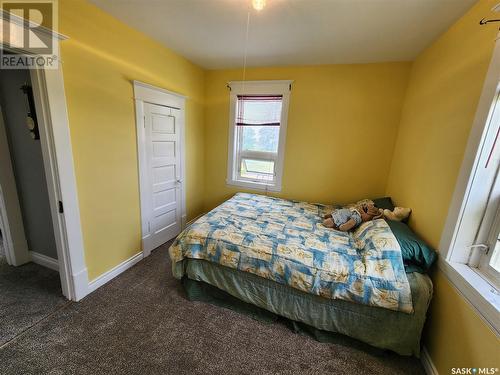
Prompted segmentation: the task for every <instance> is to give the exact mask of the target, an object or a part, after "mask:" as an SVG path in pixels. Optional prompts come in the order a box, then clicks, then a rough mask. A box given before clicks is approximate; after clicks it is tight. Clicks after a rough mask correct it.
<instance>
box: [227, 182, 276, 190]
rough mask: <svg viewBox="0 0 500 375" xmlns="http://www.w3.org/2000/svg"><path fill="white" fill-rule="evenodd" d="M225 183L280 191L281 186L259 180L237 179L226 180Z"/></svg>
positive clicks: (254, 188) (253, 188)
mask: <svg viewBox="0 0 500 375" xmlns="http://www.w3.org/2000/svg"><path fill="white" fill-rule="evenodd" d="M226 184H227V185H231V186H239V187H244V188H247V189H252V190H262V191H272V192H280V191H281V186H276V185H269V184H266V183H261V182H251V181H239V180H226Z"/></svg>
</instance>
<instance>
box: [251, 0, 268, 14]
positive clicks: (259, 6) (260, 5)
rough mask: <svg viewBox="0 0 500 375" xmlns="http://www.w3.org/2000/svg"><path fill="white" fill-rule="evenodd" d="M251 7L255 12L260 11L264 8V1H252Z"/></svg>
mask: <svg viewBox="0 0 500 375" xmlns="http://www.w3.org/2000/svg"><path fill="white" fill-rule="evenodd" d="M252 5H253V8H254V9H255V10H258V11H261V10H262V9H264V7H265V6H266V0H252Z"/></svg>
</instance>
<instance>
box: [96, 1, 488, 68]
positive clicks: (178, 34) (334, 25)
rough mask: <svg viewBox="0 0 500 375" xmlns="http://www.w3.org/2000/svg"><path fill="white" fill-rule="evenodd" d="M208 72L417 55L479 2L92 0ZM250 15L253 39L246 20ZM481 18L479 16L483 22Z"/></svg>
mask: <svg viewBox="0 0 500 375" xmlns="http://www.w3.org/2000/svg"><path fill="white" fill-rule="evenodd" d="M91 2H92V3H94V4H95V5H97V6H98V7H100V8H101V9H103V10H104V11H106V12H108V13H110V14H112V15H113V16H114V17H116V18H118V19H120V20H121V21H123V22H125V23H126V24H128V25H130V26H132V27H133V28H135V29H137V30H140V31H142V32H144V33H145V34H147V35H149V36H151V37H152V38H154V39H156V40H158V41H159V42H160V43H162V44H164V45H165V46H167V47H168V48H170V49H172V50H174V51H176V52H178V53H179V54H181V55H183V56H185V57H186V58H188V59H189V60H191V61H193V62H194V63H196V64H198V65H200V66H202V67H204V68H207V69H222V68H232V67H241V66H243V63H244V56H245V49H246V50H247V66H272V65H316V64H344V63H368V62H382V61H408V60H413V59H414V58H415V57H416V56H417V55H418V54H419V53H420V52H421V51H422V50H423V49H424V48H425V47H426V46H428V45H429V44H430V43H431V42H432V41H433V40H434V39H435V38H436V37H437V36H438V35H439V34H441V33H442V32H443V31H445V30H446V29H447V28H448V27H449V26H450V25H451V24H453V22H454V21H455V20H457V19H458V18H459V17H460V16H461V15H463V14H464V13H465V12H466V11H467V10H468V9H469V8H470V7H471V6H472V5H473V4H474V3H475V2H476V0H267V6H266V7H265V8H264V10H262V11H260V12H257V11H255V10H254V9H253V8H252V7H251V0H91ZM248 15H250V23H249V29H248V43H245V40H246V29H247V17H248ZM478 21H479V20H478Z"/></svg>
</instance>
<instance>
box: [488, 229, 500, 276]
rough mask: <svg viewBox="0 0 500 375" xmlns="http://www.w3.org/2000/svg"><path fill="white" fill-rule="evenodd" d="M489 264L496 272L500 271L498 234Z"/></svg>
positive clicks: (499, 239)
mask: <svg viewBox="0 0 500 375" xmlns="http://www.w3.org/2000/svg"><path fill="white" fill-rule="evenodd" d="M490 266H491V267H493V269H494V270H495V271H497V272H500V234H499V236H498V237H497V241H496V244H495V248H494V249H493V254H492V255H491V259H490Z"/></svg>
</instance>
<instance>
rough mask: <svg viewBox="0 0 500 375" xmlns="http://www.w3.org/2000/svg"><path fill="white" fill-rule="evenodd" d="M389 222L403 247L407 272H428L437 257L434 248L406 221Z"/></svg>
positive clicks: (402, 251) (402, 252)
mask: <svg viewBox="0 0 500 375" xmlns="http://www.w3.org/2000/svg"><path fill="white" fill-rule="evenodd" d="M387 224H389V227H390V228H391V230H392V233H394V236H395V237H396V239H397V240H398V242H399V246H400V247H401V254H402V256H403V262H404V265H405V270H406V272H419V273H425V272H427V271H428V270H429V268H430V267H431V266H432V264H433V263H434V262H435V260H436V258H437V254H436V252H435V251H434V249H432V248H431V247H430V246H429V245H427V244H426V243H425V241H424V240H422V239H421V238H420V237H419V236H418V235H417V234H416V233H415V232H413V231H412V230H411V229H410V227H409V226H408V225H406V224H405V223H402V222H399V221H392V220H387Z"/></svg>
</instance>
